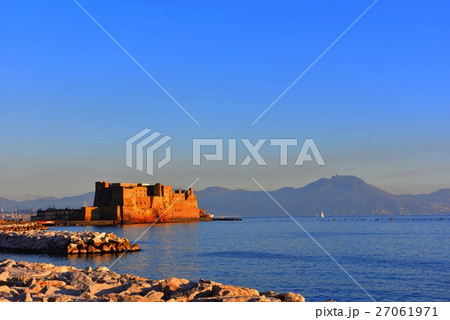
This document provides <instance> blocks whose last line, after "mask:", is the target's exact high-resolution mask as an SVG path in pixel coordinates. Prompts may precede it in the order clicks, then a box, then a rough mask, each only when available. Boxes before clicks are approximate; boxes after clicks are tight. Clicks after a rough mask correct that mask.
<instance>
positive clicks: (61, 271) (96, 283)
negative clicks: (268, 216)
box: [0, 259, 305, 302]
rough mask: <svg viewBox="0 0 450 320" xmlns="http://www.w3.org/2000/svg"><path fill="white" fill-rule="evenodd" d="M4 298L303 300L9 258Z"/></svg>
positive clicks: (1, 267)
mask: <svg viewBox="0 0 450 320" xmlns="http://www.w3.org/2000/svg"><path fill="white" fill-rule="evenodd" d="M0 301H26V302H31V301H40V302H68V301H84V302H86V301H99V302H100V301H105V302H187V301H189V302H209V301H214V302H281V301H285V302H304V301H305V299H304V298H303V296H302V295H300V294H296V293H292V292H288V293H277V292H273V291H267V292H259V291H257V290H255V289H251V288H245V287H238V286H231V285H225V284H221V283H218V282H214V281H209V280H203V279H200V280H199V281H198V282H195V281H190V280H187V279H179V278H169V279H163V280H148V279H146V278H141V277H138V276H134V275H129V274H118V273H116V272H113V271H110V270H109V269H108V268H106V267H99V268H96V269H92V268H90V267H89V268H87V269H77V268H75V267H71V266H55V265H53V264H48V263H31V262H24V261H18V262H16V261H14V260H10V259H6V260H2V261H0Z"/></svg>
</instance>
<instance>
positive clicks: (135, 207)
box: [85, 182, 204, 223]
mask: <svg viewBox="0 0 450 320" xmlns="http://www.w3.org/2000/svg"><path fill="white" fill-rule="evenodd" d="M201 213H203V214H204V210H200V209H199V208H198V204H197V196H195V195H194V192H193V190H192V188H191V189H189V190H187V191H186V192H185V193H183V191H182V190H177V191H176V192H174V190H173V188H172V186H164V185H161V184H159V183H157V184H155V185H144V184H133V183H112V184H110V183H109V182H96V191H95V200H94V207H85V219H89V220H115V221H117V223H152V222H155V221H157V220H158V218H159V220H158V221H159V222H170V221H175V220H180V219H198V218H200V215H201ZM89 220H88V221H89Z"/></svg>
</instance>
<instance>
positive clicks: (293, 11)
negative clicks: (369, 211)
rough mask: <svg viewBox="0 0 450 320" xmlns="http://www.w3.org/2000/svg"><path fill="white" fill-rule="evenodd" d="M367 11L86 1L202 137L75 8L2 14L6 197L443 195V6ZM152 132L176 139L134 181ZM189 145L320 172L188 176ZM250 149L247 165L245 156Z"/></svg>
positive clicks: (14, 5)
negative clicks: (243, 146)
mask: <svg viewBox="0 0 450 320" xmlns="http://www.w3.org/2000/svg"><path fill="white" fill-rule="evenodd" d="M372 2H373V1H362V0H358V1H284V2H281V3H280V2H276V1H258V2H255V1H189V2H186V1H133V2H131V1H108V2H105V1H83V0H80V1H79V3H80V4H81V5H82V6H83V7H84V8H85V9H86V10H87V11H88V12H89V13H90V14H91V15H92V16H93V17H94V18H95V19H96V20H97V21H98V22H99V23H100V24H101V25H102V26H103V27H104V28H105V29H106V30H107V31H108V32H109V33H110V34H111V35H112V36H113V37H114V38H115V39H116V40H117V41H118V42H119V43H120V44H121V45H122V46H123V47H124V48H125V49H126V50H127V51H128V52H129V53H130V54H131V55H132V56H133V57H134V58H135V59H136V60H137V61H139V63H140V64H141V65H142V66H143V67H144V68H145V69H147V70H148V72H149V73H150V74H151V75H152V76H154V77H155V78H156V79H157V81H159V82H160V84H161V85H162V86H163V87H165V88H166V89H167V90H168V91H169V92H170V93H171V94H172V95H173V96H174V97H175V98H176V99H177V100H178V101H179V102H180V104H181V105H182V106H183V107H185V108H186V109H187V110H188V111H189V112H190V113H191V114H192V116H193V117H194V118H195V119H197V121H198V122H199V124H200V126H197V125H196V124H195V123H194V122H193V121H192V120H191V119H189V118H188V117H187V116H186V115H185V114H184V113H183V112H182V111H181V110H180V109H179V107H178V106H177V105H176V104H175V103H174V102H173V101H172V100H171V99H170V98H169V97H168V96H167V95H165V93H164V92H163V91H162V90H161V89H160V88H159V87H158V86H157V85H156V84H155V83H154V82H153V81H152V80H151V79H150V78H149V77H147V75H146V74H145V73H144V72H143V71H142V70H140V69H139V68H138V67H137V66H136V64H134V62H133V61H132V60H131V59H130V58H129V57H128V56H127V55H126V54H125V53H124V52H123V51H121V49H120V48H119V47H118V46H117V45H116V44H115V43H114V42H113V41H112V40H111V39H110V38H108V36H107V35H106V34H105V33H104V32H103V31H102V30H101V29H100V28H99V27H98V26H97V25H95V23H94V22H93V21H92V20H90V19H89V17H88V16H87V15H86V14H85V13H84V12H83V11H82V10H81V9H80V8H79V7H78V6H77V5H76V4H75V3H74V2H73V1H69V0H67V1H39V2H34V1H11V2H9V1H8V2H7V1H2V2H0V6H1V7H0V8H1V10H0V28H1V30H2V32H1V33H0V43H1V46H2V50H1V51H0V65H1V67H0V112H1V113H0V121H1V122H0V123H1V125H0V148H1V149H0V150H1V154H2V156H1V157H0V177H1V179H0V196H3V197H7V198H11V199H17V200H22V199H30V198H35V197H39V196H49V195H54V196H65V195H74V194H81V193H84V192H87V191H91V190H93V186H94V182H95V181H96V180H110V181H143V182H150V183H154V182H157V181H161V182H163V183H167V184H173V185H175V186H178V187H186V186H188V185H190V184H191V183H192V182H193V181H194V180H195V179H196V178H197V177H200V180H199V182H198V183H197V184H196V186H195V188H197V189H202V188H205V187H208V186H215V185H220V186H226V187H230V188H244V189H257V186H256V185H255V184H254V183H253V181H252V180H251V179H250V178H251V177H255V178H257V179H258V181H260V182H261V184H262V185H264V186H265V187H267V188H268V189H276V188H279V187H282V186H292V187H300V186H303V185H305V184H307V183H309V182H312V181H314V180H316V179H318V178H321V177H329V176H332V175H334V174H352V175H356V176H359V177H361V178H363V179H364V180H366V181H367V182H368V183H371V184H374V185H376V186H377V187H380V188H383V189H385V190H387V191H390V192H393V193H425V192H432V191H434V190H436V189H439V188H443V187H450V184H449V181H450V152H449V150H450V129H449V125H448V123H449V116H450V90H449V87H450V64H449V62H448V61H449V57H450V22H449V20H448V14H447V13H448V12H449V9H450V5H449V4H448V3H446V2H444V1H441V2H435V1H432V2H430V1H385V0H379V1H378V2H377V3H376V4H375V5H374V6H373V7H372V8H371V9H370V10H369V11H368V12H367V14H366V15H365V16H364V17H362V18H361V20H360V21H358V22H357V23H356V24H355V25H354V26H353V28H352V29H350V30H349V31H348V33H346V34H345V35H344V36H343V37H342V38H341V39H340V40H339V41H338V42H337V43H336V44H335V45H334V46H333V47H332V48H331V49H330V50H329V51H328V52H327V53H326V54H325V55H324V56H323V57H322V58H321V59H320V60H319V61H318V62H317V64H316V65H314V66H313V67H312V68H311V69H310V71H309V72H308V73H307V74H306V75H305V76H304V77H303V78H302V79H301V80H300V81H299V82H298V83H297V84H296V85H295V86H294V87H293V88H292V89H291V90H290V91H289V92H288V93H287V94H286V95H285V96H283V98H282V99H280V101H278V102H277V103H276V104H275V105H274V106H273V108H272V109H271V110H270V111H269V112H267V114H265V115H264V116H263V117H262V118H261V119H260V120H259V121H258V122H257V123H256V124H255V125H253V126H251V123H252V122H253V121H254V120H255V119H256V118H257V117H258V116H259V114H261V113H262V112H263V111H264V110H265V109H266V108H267V106H269V105H270V104H271V103H272V101H273V100H274V99H275V98H276V97H277V96H279V95H280V94H281V93H282V92H283V91H284V90H285V89H286V88H287V87H288V86H289V85H290V84H291V83H292V82H293V81H294V80H295V79H296V78H297V77H298V76H299V75H300V74H301V73H302V72H303V71H304V70H305V69H306V68H307V67H308V66H309V65H310V64H311V63H312V62H313V61H314V60H315V59H316V58H317V57H318V56H319V55H320V54H321V53H322V52H323V51H324V50H325V49H326V48H327V47H328V46H329V45H330V44H331V43H332V42H333V41H334V40H335V39H336V38H337V37H338V36H339V35H340V34H341V33H342V32H343V31H344V30H345V29H346V28H347V27H348V26H349V25H350V24H351V23H352V22H353V21H354V20H355V19H356V18H357V17H358V16H359V15H360V14H361V13H362V12H363V11H364V10H365V9H366V8H367V7H368V6H369V5H370V4H371V3H372ZM143 128H150V129H153V130H156V131H159V132H161V133H164V134H166V135H169V136H171V137H173V139H172V141H171V145H172V156H173V161H172V162H171V163H169V164H168V165H167V166H165V167H164V168H162V169H161V170H159V171H158V172H157V173H156V174H155V176H154V177H151V176H149V175H146V174H144V173H140V172H137V171H135V170H133V169H132V168H127V167H126V166H125V141H126V140H127V139H128V138H130V137H131V136H132V135H134V134H135V133H137V132H139V131H140V130H142V129H143ZM192 138H225V139H228V138H238V139H239V138H249V139H251V140H252V141H254V142H256V140H257V139H259V138H268V139H269V138H297V139H299V141H301V142H302V141H303V140H304V139H305V138H313V139H314V141H315V142H316V144H317V146H318V148H319V150H320V151H321V153H322V156H323V158H324V160H325V162H326V166H324V167H318V166H316V165H314V164H306V165H304V166H302V167H296V166H293V165H291V164H292V163H293V162H294V161H295V158H296V156H297V154H298V151H299V148H297V149H294V148H293V149H292V152H290V154H289V161H290V163H291V164H290V165H288V166H286V167H280V166H278V165H277V164H276V161H275V160H276V157H278V154H277V152H276V151H277V149H276V148H275V149H274V148H272V149H271V148H269V147H267V146H265V147H264V149H263V150H264V154H265V156H266V157H267V158H268V159H272V162H270V165H268V166H266V167H257V166H254V165H251V166H248V167H240V166H238V167H229V166H227V165H226V163H224V162H221V163H207V164H206V165H202V166H200V167H193V166H192V165H191V163H192V151H191V144H192V142H191V141H192ZM243 151H245V150H241V151H240V152H242V153H241V154H239V156H240V157H241V160H242V159H243V158H244V157H245V153H244V152H243Z"/></svg>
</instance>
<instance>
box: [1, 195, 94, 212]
mask: <svg viewBox="0 0 450 320" xmlns="http://www.w3.org/2000/svg"><path fill="white" fill-rule="evenodd" d="M93 203H94V192H88V193H85V194H82V195H79V196H73V197H65V198H54V197H46V198H39V199H36V200H26V201H13V200H8V199H5V198H0V207H1V206H3V209H4V210H5V211H11V210H15V209H16V208H17V206H19V210H20V211H23V210H26V209H28V210H31V209H45V208H48V207H56V208H81V207H82V206H83V205H85V204H87V205H92V204H93Z"/></svg>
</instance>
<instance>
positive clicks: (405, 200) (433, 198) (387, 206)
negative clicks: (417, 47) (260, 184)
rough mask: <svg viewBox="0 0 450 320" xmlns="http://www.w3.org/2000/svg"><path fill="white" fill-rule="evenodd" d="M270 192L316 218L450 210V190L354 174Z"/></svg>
mask: <svg viewBox="0 0 450 320" xmlns="http://www.w3.org/2000/svg"><path fill="white" fill-rule="evenodd" d="M196 194H197V198H198V202H199V206H200V208H204V209H206V211H207V212H210V213H213V214H215V215H219V216H222V215H224V216H276V215H285V213H284V212H283V211H282V210H281V209H280V208H279V207H278V206H277V205H276V204H275V203H274V202H273V201H272V200H271V199H270V198H269V197H268V196H267V195H266V194H265V193H264V192H263V191H248V190H242V189H241V190H230V189H226V188H222V187H210V188H206V189H205V190H202V191H196ZM270 194H271V195H272V197H273V198H274V199H275V200H276V201H278V202H279V203H280V204H281V205H282V206H283V207H284V208H285V209H286V210H287V211H288V212H289V213H290V214H291V215H303V216H314V215H315V214H316V213H318V214H320V212H322V211H323V212H324V213H325V215H326V216H338V215H347V216H350V215H371V214H373V215H383V214H389V215H397V214H445V213H450V189H441V190H438V191H436V192H433V193H430V194H419V195H411V194H405V195H394V194H391V193H388V192H386V191H383V190H381V189H378V188H376V187H374V186H372V185H370V184H367V183H365V182H364V181H363V180H362V179H360V178H357V177H354V176H334V177H332V178H330V179H326V178H322V179H319V180H317V181H314V182H312V183H310V184H308V185H306V186H305V187H302V188H282V189H278V190H275V191H271V192H270ZM93 202H94V192H88V193H85V194H83V195H79V196H74V197H65V198H61V199H58V198H52V197H49V198H41V199H37V200H28V201H19V202H17V201H12V200H8V199H5V198H0V206H2V205H3V207H4V209H5V211H8V210H14V209H15V208H16V207H17V205H19V209H27V208H28V209H31V208H34V209H38V208H47V207H57V208H65V207H69V208H80V207H82V206H83V205H85V204H87V205H92V204H93Z"/></svg>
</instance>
